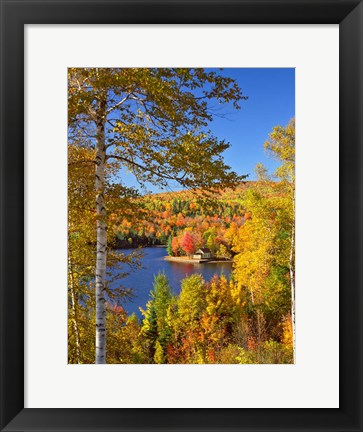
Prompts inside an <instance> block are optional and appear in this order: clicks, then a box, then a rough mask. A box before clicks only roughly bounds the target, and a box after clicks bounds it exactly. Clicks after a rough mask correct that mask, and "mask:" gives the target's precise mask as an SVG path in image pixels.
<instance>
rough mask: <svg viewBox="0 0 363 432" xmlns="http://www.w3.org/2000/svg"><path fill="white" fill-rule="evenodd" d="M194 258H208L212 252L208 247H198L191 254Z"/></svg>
mask: <svg viewBox="0 0 363 432" xmlns="http://www.w3.org/2000/svg"><path fill="white" fill-rule="evenodd" d="M193 258H194V259H208V258H212V252H211V250H210V249H208V248H201V249H198V250H197V251H196V252H195V254H194V255H193Z"/></svg>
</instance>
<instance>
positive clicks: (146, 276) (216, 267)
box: [120, 247, 232, 317]
mask: <svg viewBox="0 0 363 432" xmlns="http://www.w3.org/2000/svg"><path fill="white" fill-rule="evenodd" d="M132 251H133V249H126V250H123V251H122V252H123V253H125V254H126V255H128V254H130V253H131V252H132ZM142 251H143V254H144V256H143V257H142V259H141V264H142V267H143V268H142V269H138V270H135V271H133V272H131V273H130V274H129V276H127V277H125V278H124V279H122V280H121V282H120V283H121V284H122V285H123V286H125V287H126V288H133V294H134V296H135V297H134V298H133V299H132V300H128V301H127V302H126V303H125V304H123V307H124V308H125V310H126V311H127V312H128V314H129V315H130V314H132V313H136V315H137V316H138V317H141V316H142V315H141V312H140V311H139V307H142V308H143V309H145V305H146V303H147V301H148V300H149V298H150V290H152V288H153V282H154V276H155V275H156V274H158V273H159V272H164V273H165V275H166V277H167V278H168V280H169V284H170V287H171V289H172V291H173V293H174V294H178V293H179V292H180V281H181V280H182V279H184V278H185V277H187V276H190V275H192V274H195V273H199V274H201V275H202V276H203V277H204V279H205V280H206V281H209V280H211V279H212V277H213V276H214V275H215V274H218V275H221V274H224V275H225V276H226V277H229V275H230V274H231V270H232V263H229V262H222V263H203V264H190V263H181V262H172V261H165V260H164V257H165V256H166V255H167V253H166V248H163V247H146V248H143V249H142ZM125 270H126V269H125Z"/></svg>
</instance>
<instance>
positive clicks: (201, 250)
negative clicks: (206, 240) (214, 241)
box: [197, 248, 211, 253]
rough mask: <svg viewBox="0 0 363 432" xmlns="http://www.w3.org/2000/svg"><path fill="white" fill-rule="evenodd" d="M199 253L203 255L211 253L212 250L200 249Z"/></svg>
mask: <svg viewBox="0 0 363 432" xmlns="http://www.w3.org/2000/svg"><path fill="white" fill-rule="evenodd" d="M198 252H202V253H211V250H210V249H209V248H200V249H198V250H197V253H198Z"/></svg>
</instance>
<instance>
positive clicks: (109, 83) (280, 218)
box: [68, 69, 295, 364]
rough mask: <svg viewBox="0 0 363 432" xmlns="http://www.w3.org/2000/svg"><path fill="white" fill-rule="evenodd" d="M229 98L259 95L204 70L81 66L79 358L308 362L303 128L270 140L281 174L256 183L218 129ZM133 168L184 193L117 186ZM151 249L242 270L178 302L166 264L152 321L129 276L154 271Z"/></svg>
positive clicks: (194, 286)
mask: <svg viewBox="0 0 363 432" xmlns="http://www.w3.org/2000/svg"><path fill="white" fill-rule="evenodd" d="M183 87H184V89H183ZM202 88H204V90H203V92H204V93H202V96H200V93H199V92H200V89H202ZM120 89H122V91H121V90H120ZM171 95H172V96H173V98H171V97H170V96H171ZM215 98H217V99H220V100H221V101H224V102H225V103H230V104H235V105H236V107H238V103H239V102H240V101H244V100H246V98H245V97H244V96H243V95H242V93H241V91H240V89H239V88H238V86H237V85H236V83H235V82H233V80H231V79H227V78H222V77H220V76H218V75H217V74H215V73H208V72H205V71H203V70H199V69H196V70H190V69H180V70H179V69H178V70H170V69H166V70H161V69H156V70H150V69H141V70H139V69H128V70H126V71H125V70H123V69H121V70H114V69H97V70H96V69H73V70H72V69H71V70H70V71H69V144H68V305H69V313H68V362H69V363H76V364H87V363H108V364H112V363H114V364H139V363H142V364H188V363H197V364H208V363H220V364H265V363H271V364H276V363H294V361H295V121H294V119H291V121H290V122H289V123H288V124H287V125H284V126H281V125H277V126H275V127H273V128H272V129H271V131H270V134H269V135H268V136H266V140H265V142H261V146H263V147H264V149H265V151H266V152H267V153H268V154H269V155H270V156H271V157H273V158H274V159H275V160H276V161H277V162H278V167H277V169H276V170H275V172H273V173H268V171H267V169H266V168H265V167H264V166H263V165H262V164H257V165H256V180H255V181H248V179H247V178H246V176H244V175H237V174H236V173H234V172H233V171H231V170H230V169H229V167H228V166H227V165H225V163H224V161H223V158H222V156H221V155H222V153H223V151H224V150H225V149H226V148H228V144H227V143H225V142H224V141H220V140H219V139H217V138H215V137H213V136H211V135H210V134H207V133H206V132H205V125H206V124H207V122H208V121H209V120H210V118H209V117H210V113H209V111H208V104H207V102H208V100H209V99H211V100H212V99H215ZM171 101H172V102H171ZM127 104H130V105H127ZM116 114H118V116H116ZM114 118H116V120H114ZM107 125H108V126H107ZM109 149H111V150H113V153H108V154H107V151H108V150H109ZM123 166H126V167H127V168H128V169H129V170H131V171H132V172H133V174H134V175H135V177H136V178H137V179H138V181H139V182H140V183H141V184H142V183H143V182H145V181H148V182H150V181H151V182H154V183H156V184H158V185H159V186H160V187H161V188H163V186H166V185H168V184H169V182H170V181H176V182H178V184H180V185H181V187H182V190H180V191H176V192H175V191H169V192H159V193H149V192H147V191H144V192H143V191H142V188H141V192H140V190H139V189H138V188H135V187H130V186H127V185H125V184H124V183H123V182H122V181H116V179H118V178H119V176H120V169H121V167H123ZM201 171H202V173H203V175H202V176H201V175H200V172H201ZM145 246H164V247H165V248H166V250H167V253H168V255H170V256H174V257H178V256H184V255H186V256H190V255H192V254H193V253H194V252H195V251H196V250H197V249H199V248H202V247H206V248H208V249H209V250H210V251H211V252H212V254H213V256H214V257H216V259H228V260H231V261H232V274H231V276H230V277H228V278H227V277H225V276H223V275H215V276H214V277H213V278H212V279H211V280H205V279H204V278H203V276H202V275H201V274H193V275H191V276H189V277H185V278H184V279H183V280H181V282H180V292H179V293H177V294H175V293H174V292H173V290H172V289H171V287H170V281H169V280H168V278H167V276H166V275H165V274H164V273H162V272H158V271H157V269H156V271H155V275H154V281H153V282H152V283H151V284H150V295H149V301H148V302H147V303H146V304H145V306H144V307H142V308H141V313H142V318H141V319H140V318H139V317H138V316H136V315H135V314H131V315H128V313H127V312H126V310H125V304H126V303H127V302H128V301H130V300H131V299H132V298H133V296H135V292H134V291H133V290H130V289H129V288H127V287H125V286H123V282H122V281H123V278H124V277H125V276H126V275H127V274H129V273H130V272H140V271H142V268H141V265H140V258H141V257H142V254H143V247H145ZM128 249H132V251H131V253H126V251H127V250H128ZM111 267H112V268H113V269H115V268H118V269H119V271H118V272H117V274H116V276H115V272H114V271H113V272H110V271H109V269H110V268H111ZM115 280H116V286H117V288H114V287H115ZM111 281H112V286H113V288H112V289H111V288H110V286H111ZM135 290H137V287H135ZM106 341H107V342H106Z"/></svg>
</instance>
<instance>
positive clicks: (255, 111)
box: [122, 68, 295, 192]
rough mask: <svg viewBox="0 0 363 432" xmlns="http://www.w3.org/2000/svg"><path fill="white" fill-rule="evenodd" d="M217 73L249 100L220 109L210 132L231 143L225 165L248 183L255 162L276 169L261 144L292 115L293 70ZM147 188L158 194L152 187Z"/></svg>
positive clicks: (130, 182) (126, 177)
mask: <svg viewBox="0 0 363 432" xmlns="http://www.w3.org/2000/svg"><path fill="white" fill-rule="evenodd" d="M219 73H221V74H222V75H225V76H228V77H231V78H234V79H235V80H236V81H237V83H238V84H239V86H240V88H241V89H242V92H243V94H244V95H246V96H248V100H246V101H244V100H242V101H241V102H240V105H241V109H240V110H238V111H237V110H235V109H233V108H232V107H231V106H224V107H222V108H221V110H220V112H221V114H223V118H220V117H216V118H215V119H214V120H213V122H212V123H211V125H210V129H211V130H212V132H213V133H214V135H216V136H217V137H218V138H220V139H224V140H226V141H227V142H229V143H230V144H231V148H229V149H228V150H227V151H226V152H225V153H224V158H225V161H226V163H227V164H228V165H229V166H231V167H232V169H233V170H234V171H236V172H237V173H238V174H250V176H249V177H248V180H254V179H255V174H254V167H255V166H256V164H257V163H259V162H262V163H263V164H264V165H265V166H266V167H267V168H268V170H269V172H272V171H274V169H275V168H276V166H277V163H276V161H274V160H273V159H272V158H271V157H269V156H268V155H267V154H266V153H265V151H264V149H263V143H264V142H265V141H266V139H267V138H268V134H269V133H270V132H271V130H272V128H273V127H274V126H277V125H281V126H286V125H287V123H288V122H289V120H290V119H291V118H292V117H294V116H295V69H292V68H246V69H244V68H243V69H242V68H226V69H224V70H222V71H219ZM122 177H123V181H124V182H125V184H127V185H128V186H136V182H135V181H134V179H133V177H132V175H131V174H128V175H124V174H123V176H122ZM147 189H148V190H150V191H153V192H158V190H157V189H156V188H155V187H152V186H150V187H147ZM173 189H175V190H177V189H178V188H173Z"/></svg>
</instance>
